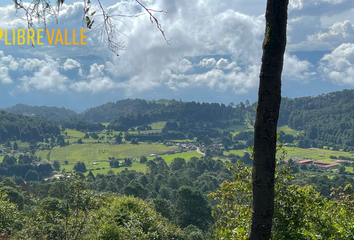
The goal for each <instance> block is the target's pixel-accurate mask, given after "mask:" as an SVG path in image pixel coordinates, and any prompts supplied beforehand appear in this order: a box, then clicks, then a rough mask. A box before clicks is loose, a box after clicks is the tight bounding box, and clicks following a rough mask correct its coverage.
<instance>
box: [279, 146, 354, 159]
mask: <svg viewBox="0 0 354 240" xmlns="http://www.w3.org/2000/svg"><path fill="white" fill-rule="evenodd" d="M285 150H286V151H287V157H288V158H292V157H295V158H297V157H301V158H305V159H307V158H311V159H316V160H318V161H324V162H334V160H333V159H331V158H330V156H336V157H337V158H338V157H339V156H345V157H354V154H351V153H348V152H342V151H333V150H325V149H319V148H297V147H285Z"/></svg>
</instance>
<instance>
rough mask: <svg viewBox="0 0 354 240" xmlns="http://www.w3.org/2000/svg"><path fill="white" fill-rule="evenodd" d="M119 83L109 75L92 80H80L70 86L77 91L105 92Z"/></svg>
mask: <svg viewBox="0 0 354 240" xmlns="http://www.w3.org/2000/svg"><path fill="white" fill-rule="evenodd" d="M116 87H117V84H116V83H115V82H113V81H112V80H111V79H110V78H109V77H100V78H95V79H92V80H90V81H79V82H76V83H73V84H71V86H70V88H71V89H73V90H75V91H77V92H92V93H98V92H103V91H106V90H109V89H112V88H116Z"/></svg>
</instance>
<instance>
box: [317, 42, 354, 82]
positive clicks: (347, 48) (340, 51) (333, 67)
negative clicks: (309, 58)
mask: <svg viewBox="0 0 354 240" xmlns="http://www.w3.org/2000/svg"><path fill="white" fill-rule="evenodd" d="M319 70H320V72H321V73H322V74H323V76H324V77H325V78H326V79H329V80H330V81H332V82H334V83H335V84H339V85H344V84H345V85H354V44H353V43H343V44H341V45H340V46H339V47H337V48H336V49H334V50H333V51H332V52H331V53H330V54H326V55H325V56H324V57H323V58H322V59H321V61H320V64H319Z"/></svg>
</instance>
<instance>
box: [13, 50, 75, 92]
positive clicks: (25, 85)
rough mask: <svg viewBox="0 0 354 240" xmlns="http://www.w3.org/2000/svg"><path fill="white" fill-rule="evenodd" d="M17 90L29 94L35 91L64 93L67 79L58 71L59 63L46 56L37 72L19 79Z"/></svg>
mask: <svg viewBox="0 0 354 240" xmlns="http://www.w3.org/2000/svg"><path fill="white" fill-rule="evenodd" d="M20 81H21V83H20V85H19V86H18V88H19V89H21V90H23V91H26V92H29V91H31V90H33V89H36V90H49V91H65V90H66V89H67V87H66V83H67V82H68V81H69V79H68V78H67V77H66V76H64V75H62V74H61V73H60V71H59V62H58V60H54V59H53V58H51V57H49V56H46V58H45V60H43V61H41V64H40V66H39V68H38V70H37V71H35V72H33V75H32V76H27V75H24V76H23V77H21V78H20Z"/></svg>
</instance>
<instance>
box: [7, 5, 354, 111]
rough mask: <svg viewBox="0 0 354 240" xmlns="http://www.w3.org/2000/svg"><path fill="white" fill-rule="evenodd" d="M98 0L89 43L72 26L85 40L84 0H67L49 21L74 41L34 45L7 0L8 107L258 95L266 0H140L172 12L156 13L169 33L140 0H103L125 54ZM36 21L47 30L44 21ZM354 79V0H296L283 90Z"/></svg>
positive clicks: (304, 91) (340, 85)
mask: <svg viewBox="0 0 354 240" xmlns="http://www.w3.org/2000/svg"><path fill="white" fill-rule="evenodd" d="M52 2H54V1H52ZM91 2H92V3H91V5H92V6H91V8H90V10H89V11H90V12H92V11H96V14H95V15H94V16H93V18H92V20H95V22H94V24H93V27H92V29H91V30H90V29H89V30H88V31H86V32H83V35H84V36H85V37H86V38H83V42H84V43H87V45H80V44H79V45H73V30H74V32H75V38H74V41H75V42H77V43H80V41H81V37H80V36H81V29H83V25H84V24H83V11H84V10H83V8H84V6H83V1H82V0H80V1H75V0H66V1H65V4H64V5H63V6H62V7H61V8H60V10H59V13H58V12H56V13H57V17H56V18H55V17H50V16H49V17H48V18H47V19H46V28H47V29H48V30H49V33H52V34H53V33H54V35H53V37H52V38H54V39H56V38H59V37H58V36H57V35H56V34H57V33H58V30H59V29H60V31H61V33H62V38H63V41H64V38H65V37H64V32H65V29H67V38H66V39H67V42H68V43H72V44H71V45H62V44H61V42H60V41H59V40H60V39H58V41H57V45H54V43H53V42H52V44H51V45H50V44H48V35H46V36H44V37H43V38H42V39H40V40H39V41H40V42H42V43H43V45H35V46H34V47H30V45H27V44H23V45H18V44H17V41H18V39H17V38H16V37H17V35H16V33H18V30H19V29H24V30H26V31H27V26H28V25H27V21H26V20H24V18H23V17H24V12H21V11H18V12H17V13H16V12H15V8H14V4H13V1H11V0H2V1H1V2H0V12H1V14H0V29H1V30H2V32H3V36H2V38H1V39H0V108H5V107H10V106H13V105H15V104H17V103H24V104H28V105H38V106H42V105H46V106H57V107H65V108H69V109H72V110H75V111H77V112H81V111H84V110H85V109H87V108H90V107H94V106H98V105H101V104H104V103H107V102H110V101H112V102H115V101H118V100H120V99H125V98H142V99H147V100H158V99H161V98H164V99H176V100H179V99H181V100H183V101H198V102H218V103H225V104H228V103H230V102H234V103H239V102H241V101H243V102H245V101H246V100H249V101H250V102H255V101H257V97H258V96H257V94H258V84H259V71H260V65H261V57H262V41H263V38H264V31H265V17H264V13H265V7H266V1H265V0H222V1H220V0H195V1H190V0H144V1H141V2H142V3H143V4H144V5H145V6H147V7H148V8H149V9H154V10H164V11H165V12H166V14H163V13H159V12H154V16H155V17H156V18H157V19H158V21H159V23H160V24H161V27H162V29H163V31H164V33H165V36H166V39H167V40H169V41H168V42H166V40H165V38H164V37H163V36H162V34H161V32H160V31H159V30H158V29H157V27H156V24H151V22H150V19H149V16H148V15H147V14H143V13H144V10H143V9H142V8H141V7H140V6H139V5H138V4H137V3H136V2H135V1H133V0H128V1H119V0H118V1H117V0H115V1H112V0H104V1H102V7H103V8H104V9H105V11H106V12H107V13H108V14H109V15H115V16H116V17H115V18H114V19H112V23H113V24H114V26H115V27H116V33H117V34H116V35H114V36H115V39H117V41H121V42H124V50H121V51H119V56H117V54H115V53H113V52H112V51H110V50H109V48H108V45H107V44H106V42H107V41H106V38H104V36H103V37H102V34H101V33H102V30H104V29H103V28H102V15H101V14H102V12H101V11H100V8H99V5H98V2H97V1H96V0H91ZM117 15H125V17H123V16H121V17H119V16H117ZM127 16H134V17H127ZM34 23H35V26H36V29H44V25H43V22H42V23H37V21H34ZM5 29H7V38H6V39H5V34H4V33H5ZM14 29H15V40H16V41H15V43H16V44H13V42H12V41H13V34H12V33H13V30H14ZM25 33H27V32H25ZM40 35H43V32H42V33H40ZM0 36H1V33H0ZM49 37H51V36H49ZM5 40H6V42H5ZM53 41H54V40H53ZM6 43H7V44H6ZM9 43H12V44H11V45H9ZM353 86H354V1H353V0H290V2H289V18H288V26H287V47H286V53H285V60H284V69H283V74H282V96H283V97H290V98H296V97H302V96H317V95H320V94H322V93H328V92H332V91H340V90H342V89H350V88H352V87H353Z"/></svg>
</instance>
